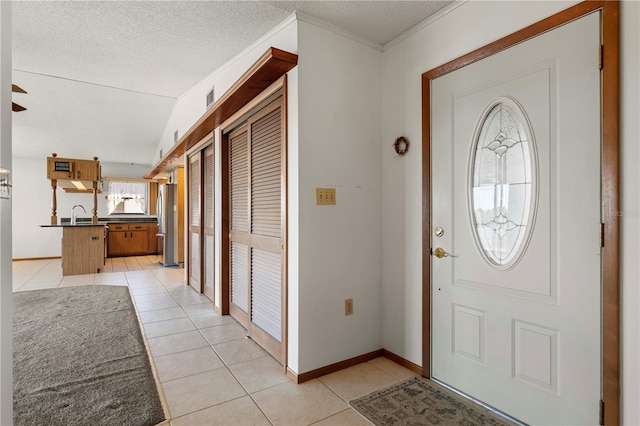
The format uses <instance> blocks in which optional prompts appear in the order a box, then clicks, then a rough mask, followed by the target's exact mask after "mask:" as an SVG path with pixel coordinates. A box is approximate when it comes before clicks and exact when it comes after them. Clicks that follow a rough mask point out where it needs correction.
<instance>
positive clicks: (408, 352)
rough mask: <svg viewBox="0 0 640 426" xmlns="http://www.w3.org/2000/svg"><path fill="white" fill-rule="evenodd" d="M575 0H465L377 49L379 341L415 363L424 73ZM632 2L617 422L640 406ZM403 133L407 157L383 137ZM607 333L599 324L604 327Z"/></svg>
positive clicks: (629, 11)
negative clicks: (379, 77) (408, 144)
mask: <svg viewBox="0 0 640 426" xmlns="http://www.w3.org/2000/svg"><path fill="white" fill-rule="evenodd" d="M573 3H575V2H475V1H471V2H467V3H465V4H462V5H461V6H459V7H457V8H456V9H455V10H453V11H451V12H449V13H448V14H446V15H445V16H443V17H441V18H440V19H438V20H435V21H434V22H432V23H430V24H429V25H426V26H424V27H423V28H421V29H420V30H418V31H416V32H414V33H413V34H412V35H411V36H409V37H408V38H406V39H404V40H402V41H400V42H399V43H397V44H395V45H394V46H392V47H390V48H388V49H387V50H385V52H384V54H383V138H382V154H383V160H382V162H383V178H384V179H383V195H382V197H383V219H382V221H383V245H382V246H383V256H382V259H383V300H384V303H383V318H384V322H383V346H384V347H385V348H386V349H388V350H390V351H392V352H394V353H396V354H398V355H400V356H402V357H404V358H406V359H408V360H410V361H412V362H414V363H416V364H418V365H420V364H421V363H422V353H421V344H422V327H421V323H422V304H421V300H422V283H421V279H422V278H421V273H422V269H421V268H422V265H421V256H422V250H423V247H422V241H421V229H422V222H421V214H422V210H421V209H422V207H421V200H422V194H421V180H422V179H421V154H422V153H421V147H420V145H421V137H422V127H421V126H422V123H421V93H422V92H421V74H422V73H424V72H426V71H428V70H430V69H433V68H435V67H437V66H439V65H441V64H443V63H446V62H448V61H450V60H452V59H455V58H457V57H459V56H461V55H463V54H465V53H467V52H470V51H472V50H474V49H476V48H478V47H481V46H484V45H486V44H488V43H490V42H492V41H494V40H496V39H498V38H500V37H503V36H506V35H508V34H510V33H512V32H514V31H517V30H519V29H521V28H523V27H525V26H527V25H530V24H532V23H534V22H536V21H539V20H541V19H543V18H545V17H547V16H550V15H552V14H553V13H556V12H558V11H561V10H563V9H566V8H567V7H569V6H571V5H572V4H573ZM638 8H639V4H638V3H637V2H634V1H629V2H624V3H623V4H622V13H621V16H622V48H623V55H625V59H624V60H623V61H622V65H623V69H622V87H621V94H622V105H623V115H622V141H621V143H622V151H623V164H622V168H623V181H622V187H623V208H624V210H625V211H626V212H628V214H627V215H626V216H624V217H623V220H622V222H623V237H622V263H623V265H622V294H623V299H622V303H623V306H622V307H623V314H622V315H623V319H622V323H623V370H622V374H621V377H622V379H623V386H624V388H623V405H624V411H623V413H624V414H623V421H624V423H625V424H640V415H639V414H638V406H639V405H640V404H638V401H640V392H639V390H638V382H640V377H638V362H639V361H638V360H639V359H640V352H639V347H638V341H639V338H638V330H639V329H640V321H639V317H638V303H639V295H638V282H640V273H639V268H638V258H639V257H640V250H639V239H640V232H639V226H638V222H639V221H640V217H639V216H640V215H637V214H636V215H634V213H633V212H637V211H638V210H637V209H638V204H639V200H640V191H639V190H638V182H639V178H638V167H637V164H638V161H639V160H640V156H639V150H638V139H637V135H638V134H640V130H639V129H638V121H639V119H640V112H639V108H638V97H639V92H638V75H639V72H640V71H639V69H638V57H639V55H638V39H639V35H638V26H639V17H638ZM402 134H404V135H405V136H407V137H408V138H409V140H410V141H411V142H413V143H412V145H411V150H410V152H409V153H408V154H407V155H406V156H405V157H404V158H397V157H395V155H394V153H393V152H392V151H391V150H390V146H389V145H390V143H392V141H393V140H394V139H395V138H396V137H397V136H399V135H402ZM605 332H606V331H605Z"/></svg>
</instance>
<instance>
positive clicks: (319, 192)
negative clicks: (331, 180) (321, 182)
mask: <svg viewBox="0 0 640 426" xmlns="http://www.w3.org/2000/svg"><path fill="white" fill-rule="evenodd" d="M316 204H317V205H319V206H335V204H336V189H335V188H316Z"/></svg>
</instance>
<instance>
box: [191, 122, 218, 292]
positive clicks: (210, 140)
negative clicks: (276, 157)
mask: <svg viewBox="0 0 640 426" xmlns="http://www.w3.org/2000/svg"><path fill="white" fill-rule="evenodd" d="M214 146H215V145H214V137H213V133H211V134H209V135H207V136H206V137H205V138H203V139H202V140H201V141H200V142H199V143H197V144H196V145H194V146H193V148H191V149H190V150H189V151H187V152H186V153H185V160H184V161H185V169H186V171H185V181H186V183H187V184H186V186H187V188H186V191H187V193H188V194H189V200H188V203H187V208H186V212H185V213H186V215H185V216H186V218H187V224H186V227H185V228H186V230H187V235H188V241H187V261H185V263H184V264H185V269H186V275H187V284H188V285H189V286H191V287H192V288H193V289H194V290H196V291H197V292H198V293H201V294H205V286H206V283H205V281H204V278H205V270H204V263H203V262H204V258H203V254H204V244H205V237H206V235H205V214H206V210H205V209H206V206H205V192H204V191H205V188H204V179H205V173H204V172H205V163H204V162H205V159H206V156H205V151H207V150H209V149H211V150H213V156H214V159H213V170H212V172H213V173H214V177H213V212H214V218H213V224H214V226H213V237H214V241H215V238H216V235H215V220H216V218H215V204H216V182H215V162H216V159H215V149H214ZM195 156H197V157H198V159H199V160H200V164H199V166H200V167H199V168H200V188H199V190H198V194H199V209H200V225H199V228H200V233H199V235H200V244H199V245H198V250H199V251H200V256H199V262H198V267H199V269H200V282H199V283H198V287H196V286H193V285H192V284H191V282H190V280H191V269H192V265H191V250H192V247H191V226H192V223H191V198H192V197H191V167H192V165H191V163H192V161H191V159H192V158H193V157H195ZM212 256H213V259H214V261H213V265H214V271H213V276H214V283H213V295H212V296H211V297H210V296H209V295H207V297H209V298H210V299H211V300H212V301H213V302H214V304H215V291H216V287H215V276H216V273H217V271H216V270H215V256H216V253H215V243H214V252H213V254H212Z"/></svg>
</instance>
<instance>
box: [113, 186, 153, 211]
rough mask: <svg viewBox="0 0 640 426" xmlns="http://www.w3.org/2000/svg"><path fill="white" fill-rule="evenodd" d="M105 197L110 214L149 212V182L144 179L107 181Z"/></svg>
mask: <svg viewBox="0 0 640 426" xmlns="http://www.w3.org/2000/svg"><path fill="white" fill-rule="evenodd" d="M106 198H107V208H108V211H109V214H110V215H112V214H113V215H116V214H148V213H149V203H148V200H149V183H148V182H146V181H133V180H110V181H107V197H106Z"/></svg>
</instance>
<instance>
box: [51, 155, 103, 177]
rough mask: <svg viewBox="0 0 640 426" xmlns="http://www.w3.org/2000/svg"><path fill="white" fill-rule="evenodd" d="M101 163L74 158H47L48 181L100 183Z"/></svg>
mask: <svg viewBox="0 0 640 426" xmlns="http://www.w3.org/2000/svg"><path fill="white" fill-rule="evenodd" d="M100 178H101V176H100V162H99V161H97V160H77V159H73V158H60V157H47V179H51V180H53V179H60V180H79V181H91V182H96V181H99V180H100Z"/></svg>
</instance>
